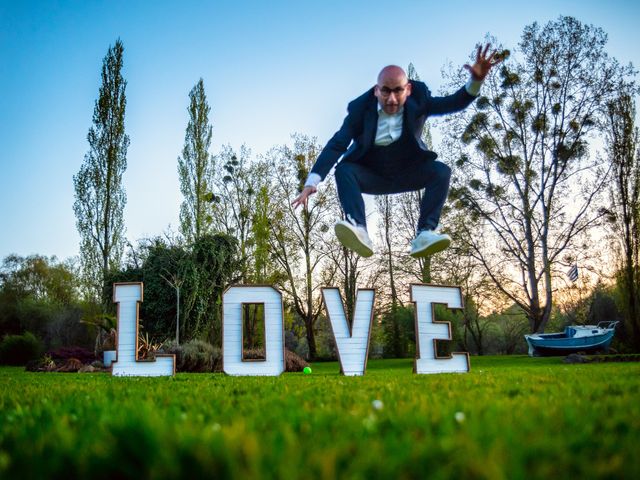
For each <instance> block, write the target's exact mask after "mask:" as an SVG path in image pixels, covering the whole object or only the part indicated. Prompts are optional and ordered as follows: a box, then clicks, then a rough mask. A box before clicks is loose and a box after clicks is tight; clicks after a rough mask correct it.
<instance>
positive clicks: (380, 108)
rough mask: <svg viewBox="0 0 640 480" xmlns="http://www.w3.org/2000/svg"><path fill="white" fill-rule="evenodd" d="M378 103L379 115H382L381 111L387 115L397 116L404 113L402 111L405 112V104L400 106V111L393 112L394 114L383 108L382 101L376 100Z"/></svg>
mask: <svg viewBox="0 0 640 480" xmlns="http://www.w3.org/2000/svg"><path fill="white" fill-rule="evenodd" d="M376 105H377V106H378V115H380V113H381V112H382V113H384V114H385V115H386V116H387V117H395V116H397V115H402V113H403V112H404V105H403V106H401V107H400V110H398V113H392V114H388V113H387V112H385V111H384V110H383V109H382V105H380V102H376Z"/></svg>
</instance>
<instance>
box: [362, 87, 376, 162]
mask: <svg viewBox="0 0 640 480" xmlns="http://www.w3.org/2000/svg"><path fill="white" fill-rule="evenodd" d="M377 106H378V101H377V99H376V98H375V97H374V101H373V102H371V103H369V105H368V106H367V109H366V110H365V111H364V123H363V129H362V146H363V147H364V148H365V149H367V150H368V149H369V148H371V146H372V145H373V141H374V140H375V138H376V130H377V128H378V108H377Z"/></svg>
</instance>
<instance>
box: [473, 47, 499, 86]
mask: <svg viewBox="0 0 640 480" xmlns="http://www.w3.org/2000/svg"><path fill="white" fill-rule="evenodd" d="M490 47H491V44H490V43H487V44H486V45H485V47H484V51H483V50H482V45H478V51H477V53H476V63H474V64H473V65H469V64H465V65H464V68H466V69H467V70H468V71H469V72H470V73H471V77H472V78H473V79H474V80H479V81H483V80H484V79H485V77H486V76H487V74H488V73H489V70H491V68H492V67H495V66H496V65H498V64H499V63H500V62H502V60H504V56H503V55H500V54H499V53H498V51H497V50H494V51H493V52H491V55H489V56H487V53H488V52H489V48H490Z"/></svg>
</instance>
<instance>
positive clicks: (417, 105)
mask: <svg viewBox="0 0 640 480" xmlns="http://www.w3.org/2000/svg"><path fill="white" fill-rule="evenodd" d="M411 85H412V90H411V95H409V96H408V97H407V100H406V102H405V104H404V117H403V118H404V120H403V121H404V122H406V124H403V129H405V128H408V129H409V131H410V132H412V133H413V135H414V137H415V139H416V142H417V144H418V146H419V147H420V148H421V149H422V150H424V151H425V152H426V153H427V157H429V158H432V159H436V158H437V157H438V155H437V154H436V153H435V152H431V151H430V150H428V149H427V147H426V146H425V145H424V143H423V142H422V139H421V136H422V129H423V127H424V122H425V121H426V119H427V117H429V116H431V115H444V114H446V113H452V112H457V111H460V110H462V109H464V108H465V107H467V106H468V105H469V104H470V103H471V102H473V100H474V99H475V98H476V97H474V96H473V95H471V94H469V93H468V92H467V90H466V88H465V87H462V88H461V89H460V90H458V91H457V92H455V93H454V94H453V95H447V96H446V97H433V96H431V92H430V91H429V89H428V88H427V86H426V85H425V84H424V83H423V82H419V81H415V80H412V81H411ZM377 127H378V99H377V98H376V96H375V95H374V87H372V88H371V89H370V90H368V91H367V92H365V93H364V94H363V95H360V96H359V97H358V98H356V99H355V100H353V101H352V102H350V103H349V105H348V106H347V117H346V118H345V119H344V123H343V124H342V127H340V130H338V131H337V132H336V133H335V135H334V136H333V137H331V139H330V140H329V141H328V142H327V144H326V145H325V147H324V148H323V149H322V152H320V155H319V156H318V159H317V160H316V163H315V165H314V166H313V168H312V169H311V172H312V173H317V174H318V175H320V177H321V178H322V179H323V180H324V178H325V177H326V176H327V174H328V173H329V171H330V170H331V167H333V166H334V165H335V164H336V162H337V161H338V160H339V159H340V157H341V156H343V155H344V157H343V158H342V160H343V161H349V162H360V161H363V159H366V153H367V152H368V151H369V150H370V149H371V148H372V147H373V145H374V141H375V138H376V129H377ZM345 152H346V153H345Z"/></svg>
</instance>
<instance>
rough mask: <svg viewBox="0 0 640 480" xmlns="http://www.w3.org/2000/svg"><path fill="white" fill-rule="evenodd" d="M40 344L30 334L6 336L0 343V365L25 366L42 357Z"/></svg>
mask: <svg viewBox="0 0 640 480" xmlns="http://www.w3.org/2000/svg"><path fill="white" fill-rule="evenodd" d="M42 350H43V347H42V342H41V341H40V340H38V339H37V338H36V337H35V336H34V335H33V334H32V333H31V332H25V333H24V335H7V336H5V337H4V338H3V339H2V342H0V365H26V364H27V363H29V361H31V360H37V359H38V358H39V357H40V355H42Z"/></svg>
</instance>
